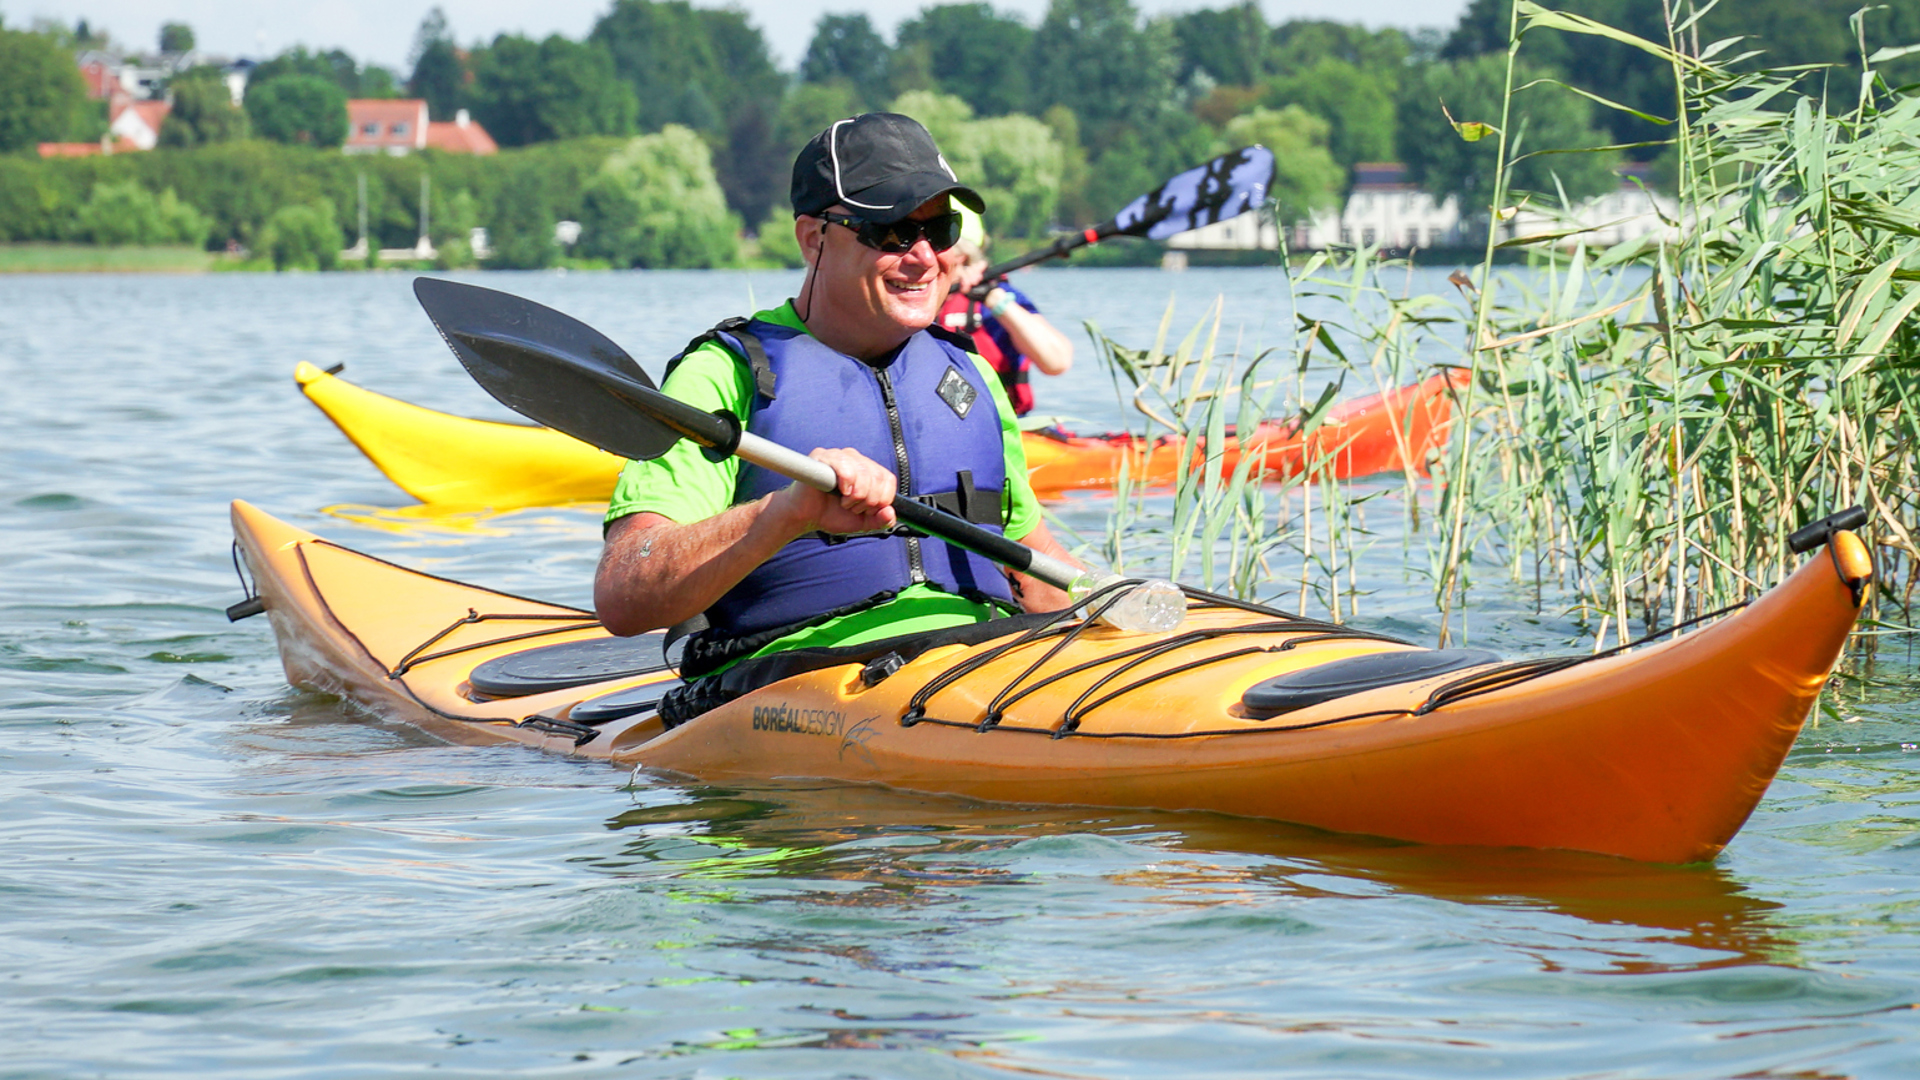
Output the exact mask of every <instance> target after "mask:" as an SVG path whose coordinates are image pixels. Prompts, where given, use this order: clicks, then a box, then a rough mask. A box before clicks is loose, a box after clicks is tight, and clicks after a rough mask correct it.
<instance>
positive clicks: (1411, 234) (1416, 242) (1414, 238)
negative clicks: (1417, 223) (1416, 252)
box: [1407, 229, 1420, 248]
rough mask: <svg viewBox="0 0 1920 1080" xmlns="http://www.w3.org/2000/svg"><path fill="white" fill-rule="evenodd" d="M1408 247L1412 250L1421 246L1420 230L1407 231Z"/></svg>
mask: <svg viewBox="0 0 1920 1080" xmlns="http://www.w3.org/2000/svg"><path fill="white" fill-rule="evenodd" d="M1407 246H1408V247H1410V248H1417V247H1419V246H1420V230H1419V229H1408V230H1407Z"/></svg>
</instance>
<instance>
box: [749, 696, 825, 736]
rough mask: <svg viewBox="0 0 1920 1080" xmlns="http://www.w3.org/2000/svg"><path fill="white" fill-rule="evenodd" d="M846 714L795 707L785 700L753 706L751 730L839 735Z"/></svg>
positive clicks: (788, 733)
mask: <svg viewBox="0 0 1920 1080" xmlns="http://www.w3.org/2000/svg"><path fill="white" fill-rule="evenodd" d="M846 726H847V714H846V713H843V712H840V711H839V710H837V709H796V708H794V707H793V706H792V705H790V704H788V703H787V702H784V701H783V702H781V703H780V704H778V705H755V706H754V707H753V730H755V731H774V732H779V733H781V734H786V735H839V734H840V733H841V732H842V731H844V730H845V729H846Z"/></svg>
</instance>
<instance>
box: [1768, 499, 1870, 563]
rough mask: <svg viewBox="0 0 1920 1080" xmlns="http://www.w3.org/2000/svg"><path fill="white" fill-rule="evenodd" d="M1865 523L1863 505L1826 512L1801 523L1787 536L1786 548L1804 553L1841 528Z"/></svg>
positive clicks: (1795, 552) (1828, 538)
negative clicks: (1818, 517)
mask: <svg viewBox="0 0 1920 1080" xmlns="http://www.w3.org/2000/svg"><path fill="white" fill-rule="evenodd" d="M1866 523H1867V511H1866V508H1865V507H1861V506H1849V507H1847V508H1846V509H1845V510H1842V511H1840V512H1839V513H1837V514H1828V515H1827V516H1826V517H1823V518H1821V519H1820V520H1819V521H1816V522H1814V523H1813V524H1811V525H1803V526H1801V527H1800V528H1799V529H1797V530H1795V531H1794V532H1793V534H1792V535H1790V536H1788V537H1787V548H1788V549H1789V550H1791V551H1792V552H1793V553H1794V554H1795V555H1805V554H1806V553H1807V552H1809V551H1812V550H1813V549H1814V548H1817V547H1819V546H1820V545H1822V544H1824V543H1826V542H1827V541H1828V540H1831V539H1832V538H1833V534H1834V533H1837V532H1839V531H1841V530H1843V529H1846V530H1852V529H1858V528H1859V527H1860V526H1862V525H1865V524H1866Z"/></svg>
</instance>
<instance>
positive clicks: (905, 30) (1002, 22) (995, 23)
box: [895, 3, 1034, 116]
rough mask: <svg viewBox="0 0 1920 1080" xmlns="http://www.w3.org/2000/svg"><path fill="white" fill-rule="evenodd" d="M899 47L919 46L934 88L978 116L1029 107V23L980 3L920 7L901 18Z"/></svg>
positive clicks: (1030, 30) (898, 35)
mask: <svg viewBox="0 0 1920 1080" xmlns="http://www.w3.org/2000/svg"><path fill="white" fill-rule="evenodd" d="M895 39H896V43H897V45H898V48H899V49H900V50H902V51H906V50H913V49H918V50H924V53H925V56H926V58H927V65H928V70H929V72H930V73H931V74H932V76H933V80H934V88H936V89H938V90H939V91H940V92H941V93H943V94H953V95H955V96H957V97H959V98H961V99H963V100H964V101H966V103H967V104H968V105H970V106H972V108H973V111H974V113H975V114H976V115H979V116H1002V115H1005V114H1006V113H1011V112H1022V111H1024V110H1026V109H1028V108H1029V107H1030V99H1031V97H1032V90H1031V82H1030V79H1029V68H1030V67H1031V66H1032V64H1033V55H1034V53H1033V28H1032V27H1029V26H1027V25H1026V24H1025V23H1023V22H1021V21H1020V20H1019V19H1016V18H1013V17H1011V16H1007V15H1001V14H999V13H998V12H996V11H994V10H993V8H992V6H991V5H988V4H984V3H972V4H943V5H940V6H938V7H929V8H925V9H923V10H922V11H921V12H920V13H919V14H918V15H915V16H913V17H911V18H909V19H907V20H905V21H903V22H902V23H901V24H900V29H899V30H898V31H897V32H896V34H895Z"/></svg>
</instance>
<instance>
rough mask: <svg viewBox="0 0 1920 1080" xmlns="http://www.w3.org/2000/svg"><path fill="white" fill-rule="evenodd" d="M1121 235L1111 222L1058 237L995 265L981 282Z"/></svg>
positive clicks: (982, 274) (1062, 257) (1118, 228)
mask: <svg viewBox="0 0 1920 1080" xmlns="http://www.w3.org/2000/svg"><path fill="white" fill-rule="evenodd" d="M1119 235H1121V230H1120V226H1118V225H1116V224H1114V222H1113V221H1111V220H1109V221H1107V223H1106V224H1104V225H1096V226H1094V227H1093V228H1091V229H1087V230H1085V231H1083V232H1077V233H1069V234H1067V235H1065V236H1060V237H1056V238H1055V239H1054V241H1053V243H1051V244H1048V245H1047V246H1046V247H1043V248H1035V249H1034V250H1032V251H1029V252H1027V253H1026V254H1025V255H1018V256H1015V257H1014V258H1011V259H1008V260H1007V261H1006V262H1003V263H994V264H993V265H992V266H989V267H987V268H986V269H985V270H983V271H981V272H980V280H981V281H992V280H993V279H995V278H1000V277H1005V276H1007V275H1008V274H1011V273H1013V272H1014V271H1015V270H1023V269H1025V268H1027V267H1029V266H1032V265H1033V264H1034V263H1041V262H1046V261H1047V260H1048V259H1064V258H1066V257H1067V256H1069V255H1071V254H1073V253H1074V252H1076V251H1078V250H1080V249H1081V248H1083V247H1089V246H1091V245H1093V244H1097V243H1099V242H1100V241H1102V240H1105V239H1107V238H1108V237H1111V236H1119Z"/></svg>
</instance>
